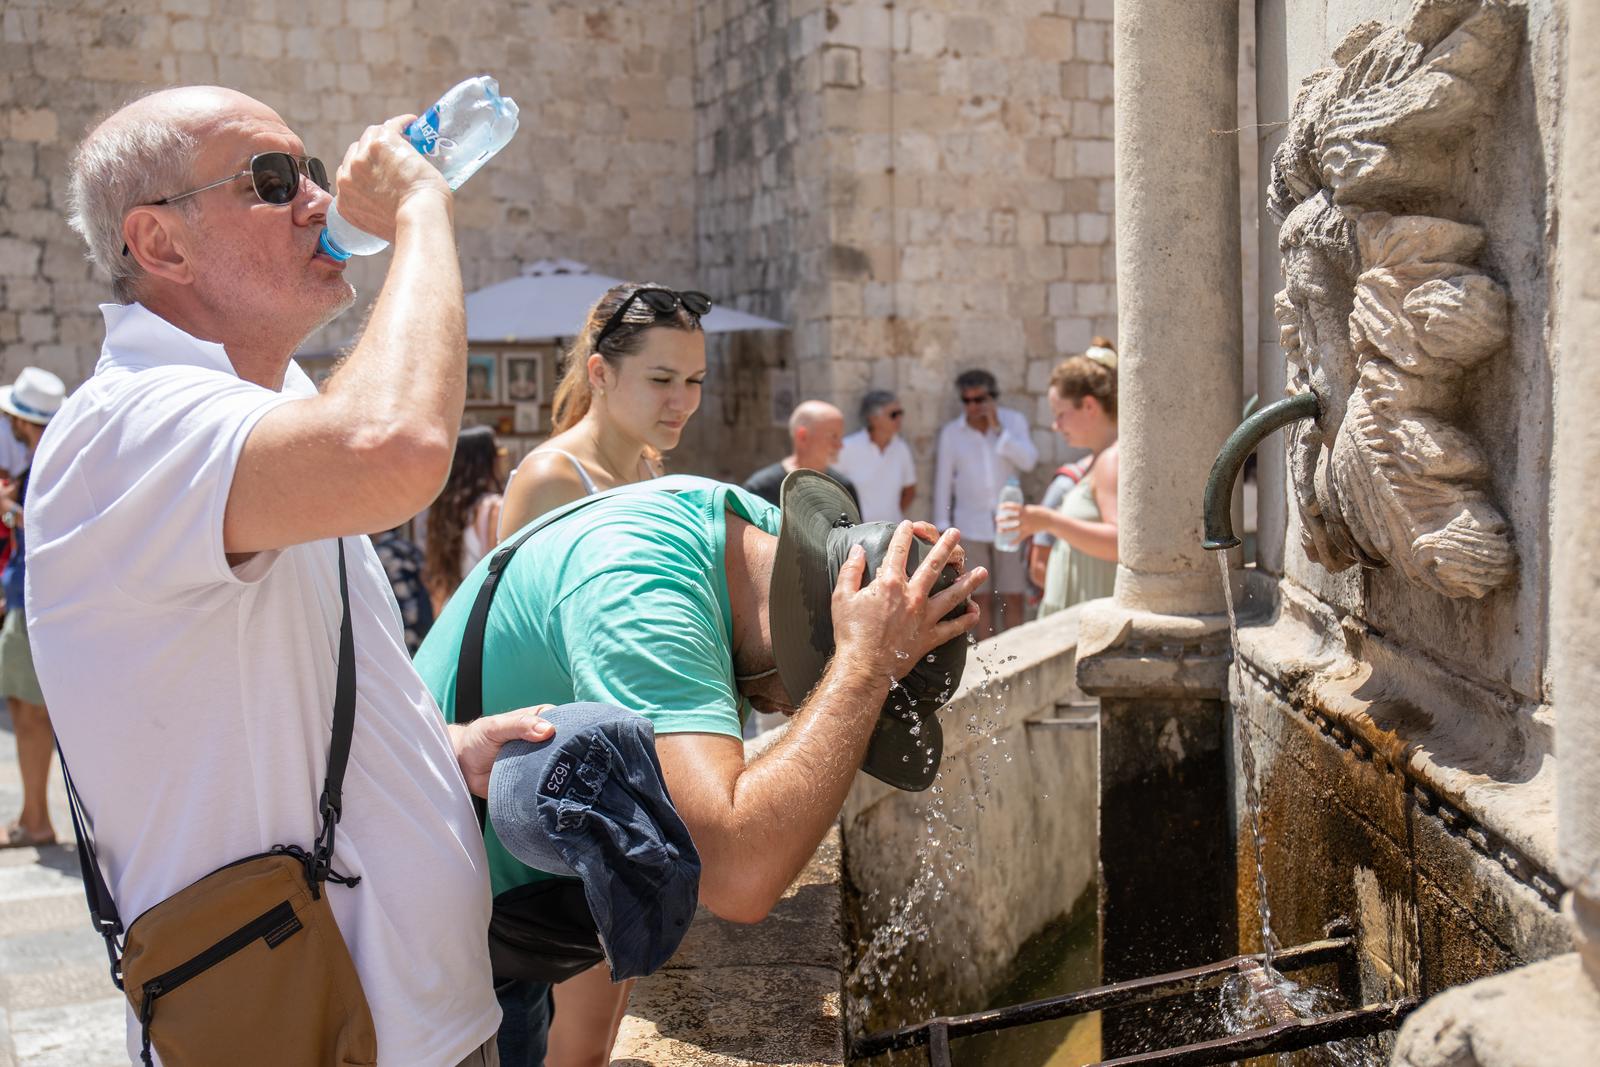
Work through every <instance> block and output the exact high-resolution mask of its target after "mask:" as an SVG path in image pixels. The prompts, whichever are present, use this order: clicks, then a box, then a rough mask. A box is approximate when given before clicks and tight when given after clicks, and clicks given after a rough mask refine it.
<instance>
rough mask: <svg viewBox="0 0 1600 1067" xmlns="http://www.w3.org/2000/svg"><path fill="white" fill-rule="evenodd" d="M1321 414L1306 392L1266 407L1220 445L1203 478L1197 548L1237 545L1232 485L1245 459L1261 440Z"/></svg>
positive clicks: (1310, 394) (1314, 397)
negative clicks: (1200, 536) (1202, 535)
mask: <svg viewBox="0 0 1600 1067" xmlns="http://www.w3.org/2000/svg"><path fill="white" fill-rule="evenodd" d="M1321 414H1322V405H1321V404H1320V403H1318V402H1317V397H1316V394H1315V393H1312V392H1310V391H1309V390H1308V391H1306V392H1304V393H1296V394H1295V395H1294V396H1291V397H1286V398H1284V399H1283V400H1280V401H1278V402H1277V403H1276V404H1268V405H1267V406H1266V407H1264V408H1262V409H1261V410H1260V411H1257V412H1256V413H1255V414H1254V415H1251V416H1250V417H1249V418H1247V419H1245V420H1244V421H1243V422H1241V423H1240V424H1239V428H1238V429H1237V430H1235V431H1233V433H1232V434H1230V435H1229V437H1228V440H1227V441H1225V442H1224V443H1223V445H1222V451H1221V452H1219V453H1217V461H1216V462H1215V463H1213V464H1212V465H1211V475H1210V476H1209V477H1208V478H1206V497H1205V540H1203V541H1201V542H1200V547H1202V548H1205V549H1208V550H1210V551H1216V550H1217V549H1221V548H1233V547H1234V546H1235V545H1237V544H1239V539H1238V538H1237V537H1235V536H1234V533H1233V483H1234V482H1235V481H1236V480H1237V479H1238V477H1239V468H1241V467H1243V466H1244V461H1245V457H1246V456H1248V455H1250V453H1251V452H1254V451H1255V449H1256V446H1257V445H1259V444H1260V443H1261V439H1262V438H1264V437H1266V436H1267V435H1268V434H1269V433H1272V432H1273V431H1274V430H1281V429H1282V428H1283V427H1285V426H1287V425H1289V424H1290V423H1291V422H1299V421H1300V420H1301V419H1315V418H1318V417H1320V416H1321Z"/></svg>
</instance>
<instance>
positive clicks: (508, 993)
mask: <svg viewBox="0 0 1600 1067" xmlns="http://www.w3.org/2000/svg"><path fill="white" fill-rule="evenodd" d="M494 995H495V999H496V1000H498V1001H499V1002H500V1013H501V1018H500V1034H499V1038H498V1044H499V1048H500V1064H501V1067H544V1054H545V1048H546V1046H547V1045H548V1044H549V1041H550V1024H551V1023H552V1022H553V1021H554V1020H555V1017H556V1003H555V997H554V996H553V995H552V994H551V992H550V985H549V983H547V982H523V981H518V980H517V979H514V978H508V979H506V980H505V981H496V982H495V984H494Z"/></svg>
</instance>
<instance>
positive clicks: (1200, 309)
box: [1116, 0, 1244, 615]
mask: <svg viewBox="0 0 1600 1067" xmlns="http://www.w3.org/2000/svg"><path fill="white" fill-rule="evenodd" d="M1116 42H1117V53H1116V101H1117V107H1116V121H1117V130H1116V137H1117V141H1116V152H1117V322H1118V328H1119V330H1120V332H1121V334H1122V336H1121V338H1120V340H1121V348H1120V351H1121V353H1122V357H1121V360H1122V362H1121V368H1120V373H1119V374H1118V376H1117V379H1118V392H1119V395H1118V397H1117V403H1118V409H1119V419H1118V421H1119V423H1120V441H1121V446H1122V480H1121V483H1120V485H1119V488H1120V490H1121V492H1120V495H1119V500H1118V505H1119V508H1120V511H1121V516H1120V523H1121V527H1122V537H1121V542H1120V544H1119V550H1120V554H1121V557H1122V558H1121V566H1120V567H1119V569H1118V573H1117V601H1118V602H1119V603H1121V604H1124V605H1126V606H1128V607H1131V608H1136V609H1139V610H1143V611H1152V612H1158V613H1160V614H1164V615H1201V614H1207V615H1210V614H1217V613H1219V612H1221V611H1222V596H1221V589H1220V584H1219V582H1218V580H1217V564H1216V560H1215V559H1214V558H1213V557H1212V555H1211V554H1210V553H1208V552H1206V551H1205V550H1204V549H1202V548H1201V547H1200V497H1201V490H1202V489H1203V488H1204V486H1205V481H1206V474H1207V472H1208V471H1209V470H1210V469H1211V461H1212V460H1213V459H1214V458H1215V457H1216V454H1217V448H1218V446H1220V445H1221V444H1222V442H1223V440H1224V439H1225V438H1226V437H1227V436H1228V434H1229V433H1230V432H1232V430H1233V428H1234V427H1235V426H1237V425H1238V423H1239V395H1240V391H1241V389H1242V373H1243V372H1242V367H1243V352H1244V338H1243V336H1242V331H1243V326H1242V323H1241V321H1240V319H1241V312H1240V305H1239V301H1240V287H1239V286H1240V283H1239V160H1238V139H1237V135H1236V134H1235V133H1234V132H1233V130H1234V128H1235V127H1236V126H1238V124H1239V122H1238V114H1239V111H1238V92H1239V90H1238V55H1239V11H1238V2H1237V0H1196V2H1192V3H1184V4H1173V3H1170V2H1167V0H1134V2H1128V0H1123V2H1121V3H1118V4H1117V17H1116Z"/></svg>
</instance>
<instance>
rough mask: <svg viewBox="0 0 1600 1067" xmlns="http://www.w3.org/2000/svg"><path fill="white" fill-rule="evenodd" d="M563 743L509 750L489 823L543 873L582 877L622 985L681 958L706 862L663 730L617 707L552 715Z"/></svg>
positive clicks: (575, 707)
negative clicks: (667, 762)
mask: <svg viewBox="0 0 1600 1067" xmlns="http://www.w3.org/2000/svg"><path fill="white" fill-rule="evenodd" d="M545 718H547V719H549V720H550V722H551V723H553V724H554V725H555V728H556V732H555V735H554V736H553V737H551V738H549V739H547V740H544V741H537V742H532V741H521V740H518V741H509V742H507V743H506V745H505V746H504V747H503V748H502V749H501V750H500V755H499V756H498V757H497V758H496V759H495V763H494V768H493V770H492V771H491V772H490V775H489V822H490V824H491V825H492V826H493V827H494V832H495V834H496V836H498V837H499V839H500V842H501V844H503V845H505V847H506V849H507V851H509V852H510V853H511V854H512V855H513V856H515V857H516V858H517V859H519V860H521V861H522V862H523V863H526V864H527V865H528V866H529V867H532V868H533V869H534V870H538V871H544V872H546V873H547V874H554V875H562V876H566V877H575V878H578V879H579V880H580V881H582V883H583V894H584V899H585V900H586V901H587V902H588V904H589V913H590V916H591V917H592V918H593V919H594V924H595V929H596V932H597V933H598V934H599V937H600V947H601V948H602V949H604V950H605V954H606V960H607V962H608V963H609V964H610V967H611V979H612V981H614V982H620V981H622V980H623V979H625V978H637V977H640V976H642V975H646V974H650V973H652V972H653V971H655V970H656V969H657V968H659V967H660V966H661V965H662V964H663V963H666V962H667V960H668V959H670V958H671V956H672V954H673V953H674V952H675V951H677V948H678V945H679V943H680V942H682V940H683V936H684V934H685V933H687V932H688V929H689V922H690V920H692V919H693V918H694V911H695V906H696V904H697V903H698V902H699V898H700V854H699V853H698V852H696V851H695V847H694V841H693V840H692V839H691V838H690V837H689V829H688V827H687V826H685V825H684V823H683V819H681V818H680V817H679V816H678V811H677V809H676V808H674V807H673V806H672V798H671V797H670V796H669V795H668V794H667V783H666V779H665V777H664V776H663V775H662V773H661V763H660V761H659V760H658V759H657V758H656V749H655V729H654V727H652V726H651V724H650V720H648V719H646V718H645V717H644V716H642V715H639V714H636V713H635V712H631V711H627V710H625V709H623V708H617V707H612V706H611V705H608V704H592V703H579V704H564V705H562V706H561V707H558V708H555V709H553V710H551V711H547V712H545Z"/></svg>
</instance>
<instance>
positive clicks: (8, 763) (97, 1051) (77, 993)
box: [0, 709, 128, 1067]
mask: <svg viewBox="0 0 1600 1067" xmlns="http://www.w3.org/2000/svg"><path fill="white" fill-rule="evenodd" d="M0 728H3V729H0V734H3V735H4V736H0V820H10V819H11V818H12V817H14V816H15V814H16V812H17V810H18V809H19V808H20V807H21V806H22V780H21V778H20V777H19V776H18V772H17V750H16V744H15V742H14V741H13V740H12V738H11V717H10V716H9V715H8V714H6V713H5V711H4V710H3V709H0ZM50 814H51V817H52V818H53V819H54V821H55V824H56V833H57V834H58V835H61V836H62V837H63V838H64V839H68V840H69V843H67V844H62V845H51V846H48V847H45V848H14V849H4V850H0V1067H103V1065H104V1067H109V1065H112V1064H122V1065H125V1064H127V1062H128V1059H127V1054H126V1052H125V1051H124V1045H123V1042H124V1033H125V1031H124V1026H125V1023H124V1011H125V1009H124V1006H123V1005H124V1001H123V999H122V994H121V993H119V992H118V991H117V989H116V988H115V987H114V986H112V984H111V980H110V977H109V976H108V975H107V973H106V954H105V946H104V944H103V942H101V940H100V938H99V937H97V936H95V933H94V931H93V930H92V929H90V927H89V913H88V910H87V908H86V907H85V906H84V902H83V883H82V882H81V881H80V880H79V878H78V856H77V853H76V851H75V850H74V848H73V846H72V844H70V838H71V836H72V833H71V827H72V822H71V820H70V819H69V818H68V815H67V797H66V790H65V789H64V788H63V786H62V784H61V770H60V767H59V766H56V767H54V768H53V769H52V774H51V781H50Z"/></svg>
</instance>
